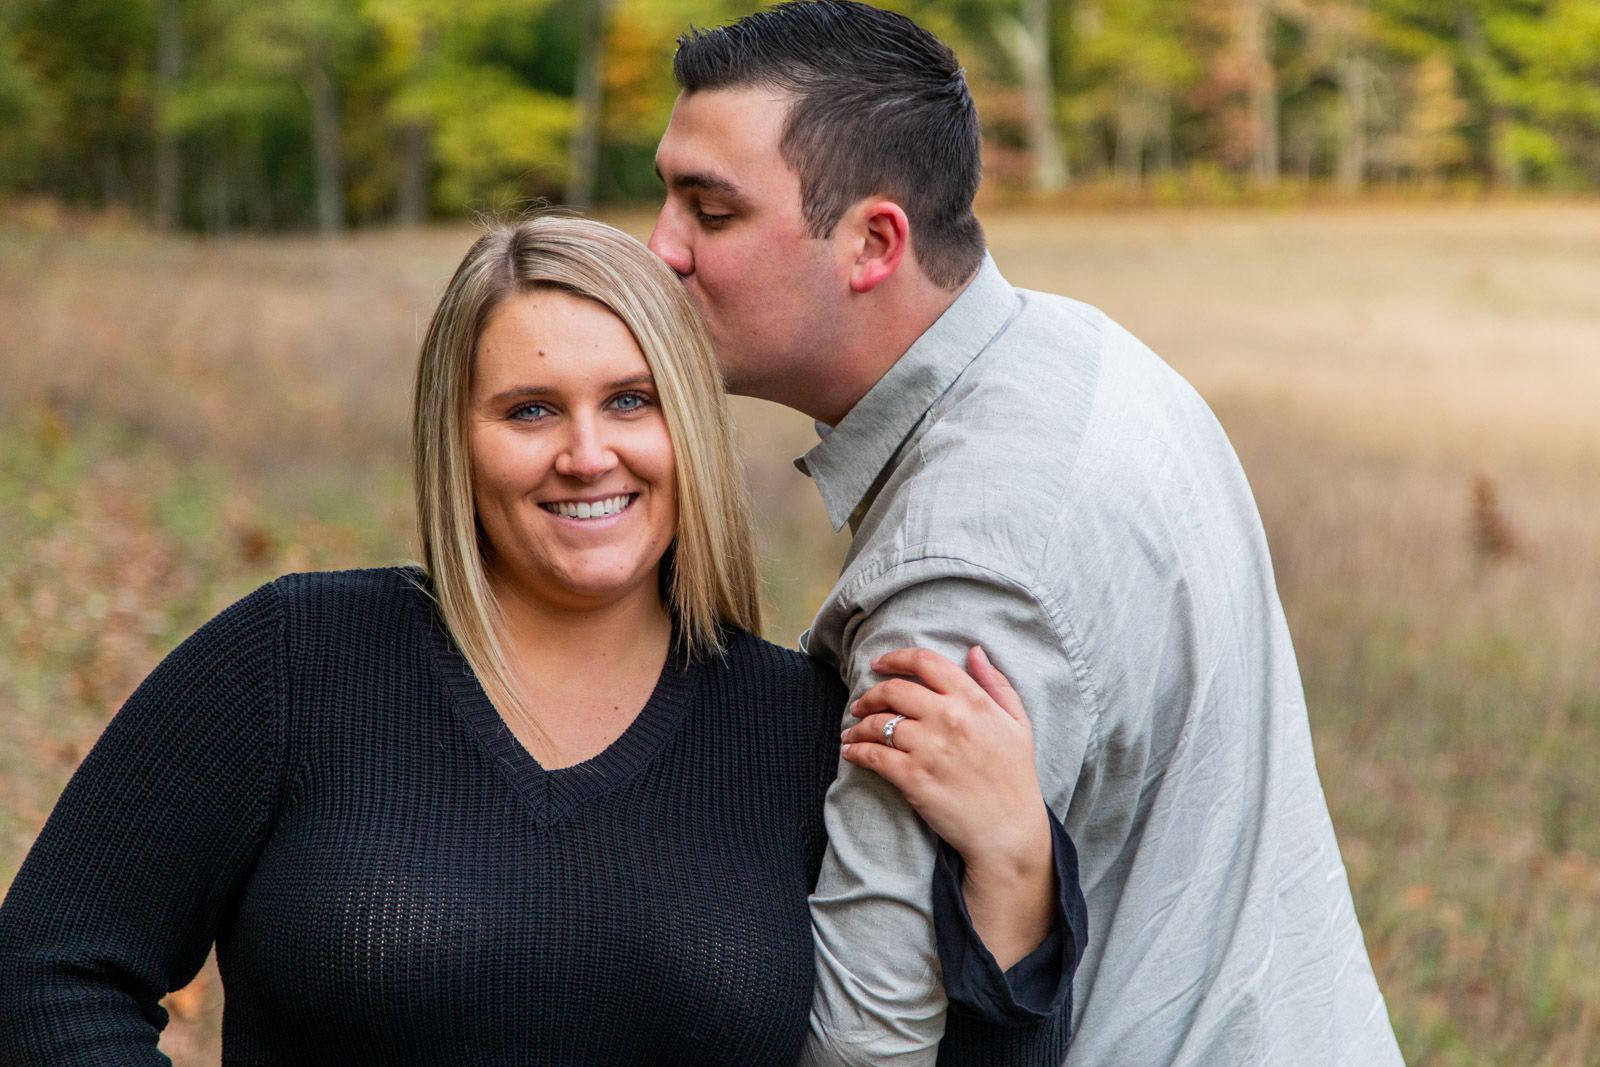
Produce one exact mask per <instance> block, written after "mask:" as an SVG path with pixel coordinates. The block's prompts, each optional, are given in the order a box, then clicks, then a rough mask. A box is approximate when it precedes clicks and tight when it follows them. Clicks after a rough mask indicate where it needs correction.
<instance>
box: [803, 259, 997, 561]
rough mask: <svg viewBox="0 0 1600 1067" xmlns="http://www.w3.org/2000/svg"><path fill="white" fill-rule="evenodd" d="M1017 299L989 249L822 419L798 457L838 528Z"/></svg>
mask: <svg viewBox="0 0 1600 1067" xmlns="http://www.w3.org/2000/svg"><path fill="white" fill-rule="evenodd" d="M1017 302H1018V301H1017V294H1016V290H1014V289H1012V288H1011V284H1010V283H1009V282H1007V281H1006V280H1005V278H1003V277H1001V275H1000V269H999V268H998V267H996V266H995V265H994V260H993V259H992V258H991V257H990V256H988V255H987V254H985V255H984V257H983V266H981V267H980V268H978V273H977V275H976V276H975V277H974V278H973V279H972V281H971V282H969V283H968V284H967V287H966V288H965V289H964V290H962V292H961V295H960V296H958V297H956V299H955V302H954V303H952V304H951V305H950V306H949V307H948V308H946V309H945V311H944V314H943V315H940V316H939V317H938V319H936V320H935V321H934V323H933V325H932V326H929V327H928V328H927V330H926V331H924V332H923V334H922V336H921V337H918V338H917V339H916V341H915V342H914V343H913V344H912V345H911V347H910V348H908V349H906V351H905V354H904V355H902V356H901V357H900V358H899V359H897V360H896V361H895V363H894V365H893V366H892V367H890V368H889V370H888V371H887V372H886V373H885V374H884V376H883V377H882V378H879V379H878V382H877V384H876V385H874V386H873V387H872V388H871V389H869V390H867V395H866V396H863V397H862V398H861V399H860V400H859V401H857V402H856V406H855V407H853V408H851V409H850V410H849V412H847V413H846V414H845V417H844V418H842V419H840V420H839V424H838V425H837V426H834V427H833V428H832V429H831V430H828V429H827V428H826V427H824V426H823V425H822V424H821V423H819V424H818V427H817V429H818V433H819V434H821V436H822V440H821V441H819V442H817V444H816V446H815V447H813V448H812V449H811V451H809V452H807V453H806V454H805V455H803V456H801V457H800V458H799V459H797V460H795V461H794V465H795V466H796V467H798V468H799V469H800V471H801V473H803V474H807V475H810V477H811V480H812V481H814V482H816V483H817V491H818V492H820V493H821V494H822V500H823V503H824V504H826V505H827V507H828V518H829V520H830V521H831V522H832V523H833V528H834V529H835V530H838V529H840V528H842V527H843V526H844V524H845V523H846V522H848V521H850V517H851V515H853V514H854V513H855V511H856V509H857V508H858V507H860V506H861V504H862V502H863V501H864V500H865V499H866V497H867V495H868V493H869V492H870V491H871V489H872V488H873V485H874V484H875V483H876V482H877V480H878V475H879V473H880V472H881V471H882V470H883V468H884V466H885V465H886V464H888V462H889V461H890V460H891V459H893V458H894V455H895V453H896V452H898V451H899V449H900V446H901V445H902V444H903V443H904V442H905V439H906V438H907V437H909V436H910V434H911V431H912V430H914V429H916V426H917V423H918V422H920V421H922V417H923V416H924V415H926V414H927V413H928V409H929V408H931V407H932V406H933V404H934V401H936V400H938V399H939V398H940V397H941V396H943V395H944V394H945V390H947V389H949V388H950V386H951V384H952V383H954V382H955V380H956V378H958V377H959V376H960V375H961V372H962V371H964V370H966V369H967V364H969V363H971V362H972V361H973V359H975V358H976V357H977V355H978V353H979V352H981V351H983V349H984V348H985V347H986V346H987V345H988V344H989V342H990V341H991V340H993V339H994V337H995V335H996V334H998V333H999V332H1000V330H1001V328H1002V327H1003V326H1005V324H1006V323H1007V322H1008V321H1010V319H1011V316H1012V314H1013V312H1015V310H1016V307H1017ZM824 431H826V432H824Z"/></svg>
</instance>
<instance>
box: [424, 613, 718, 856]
mask: <svg viewBox="0 0 1600 1067" xmlns="http://www.w3.org/2000/svg"><path fill="white" fill-rule="evenodd" d="M428 608H429V611H428V615H429V619H428V625H427V631H428V655H429V657H430V658H431V659H432V661H433V665H434V667H435V669H436V671H437V672H438V675H439V679H440V681H441V682H443V684H444V687H445V690H446V692H447V694H448V696H449V699H450V705H451V708H452V710H453V712H454V713H455V716H456V718H457V720H458V721H459V722H460V723H461V724H462V726H463V727H465V728H466V730H467V732H468V733H469V734H470V735H471V736H472V737H473V739H474V740H475V741H476V742H477V743H478V745H479V746H480V747H481V748H482V749H483V752H484V754H485V755H486V756H488V758H489V761H490V762H491V763H492V764H494V766H495V769H496V770H497V771H498V772H499V773H500V775H501V776H502V777H504V778H505V779H506V781H508V782H509V783H510V784H511V786H512V787H513V788H514V789H516V790H517V792H518V793H520V794H522V796H523V798H524V799H525V800H527V802H528V804H529V806H530V807H531V808H532V811H533V815H534V818H535V819H536V820H537V821H538V823H539V824H540V825H549V824H550V823H553V822H555V821H556V820H558V819H560V818H561V817H562V816H563V815H565V814H566V813H567V812H569V811H571V810H572V809H573V808H574V807H576V806H577V805H579V804H582V803H583V802H585V801H587V800H589V799H592V798H594V797H597V796H600V795H602V794H604V793H608V792H610V791H611V790H612V789H614V788H616V787H617V786H619V785H621V784H623V783H624V782H626V781H628V780H629V779H630V778H632V777H633V776H634V775H635V774H637V773H638V772H639V771H640V770H641V769H642V768H643V767H644V765H645V764H646V763H648V762H649V761H650V760H651V758H652V757H654V756H655V754H656V753H657V752H658V751H660V749H661V748H662V746H663V745H664V744H665V743H666V742H667V739H668V738H670V737H671V736H672V734H673V733H674V732H676V730H677V728H678V724H679V723H680V722H681V721H682V719H683V715H684V712H685V710H686V709H687V708H688V706H689V704H690V701H691V699H692V698H693V696H694V693H695V690H696V688H697V687H698V683H699V678H700V674H701V672H702V664H701V661H700V660H699V658H696V657H691V656H687V655H685V654H684V653H682V652H681V651H679V643H678V642H677V640H676V639H675V640H674V641H673V644H672V646H671V650H670V651H669V652H668V653H667V662H666V663H665V664H664V665H663V666H662V668H661V676H660V677H659V678H658V679H657V680H656V685H655V689H654V690H653V691H652V692H651V694H650V699H649V700H647V701H645V705H644V707H643V708H642V709H641V710H640V712H639V714H638V716H637V717H636V718H635V719H634V720H633V722H631V723H629V724H628V728H627V729H626V730H624V731H622V735H621V736H620V737H618V738H617V739H616V740H615V741H613V742H611V744H609V745H607V746H606V747H605V749H603V750H602V751H601V752H599V753H598V754H596V755H594V756H591V757H590V758H589V759H586V760H584V761H583V762H581V763H574V764H572V765H571V766H569V767H557V768H555V769H553V770H551V769H547V768H545V767H544V766H542V765H541V764H540V763H539V761H538V760H537V759H536V758H534V755H533V753H531V752H529V751H528V750H527V749H526V748H524V747H523V746H522V742H520V741H518V740H517V738H516V735H515V734H513V733H512V732H511V727H510V726H508V725H507V724H506V721H505V719H504V718H502V717H501V715H500V712H499V710H498V709H497V708H495V706H494V702H493V701H491V700H490V699H489V694H488V693H486V692H484V689H483V686H482V685H481V684H480V683H479V682H478V676H477V675H476V674H474V673H473V671H472V668H471V666H470V665H468V663H467V660H466V657H465V656H463V655H462V654H461V650H460V649H459V648H457V647H456V643H455V641H454V639H452V638H451V636H450V633H449V631H448V630H447V629H446V628H445V624H444V620H443V619H442V618H441V617H440V615H439V612H438V609H437V608H436V607H434V606H433V605H432V604H431V603H430V604H429V605H428ZM674 638H676V634H674Z"/></svg>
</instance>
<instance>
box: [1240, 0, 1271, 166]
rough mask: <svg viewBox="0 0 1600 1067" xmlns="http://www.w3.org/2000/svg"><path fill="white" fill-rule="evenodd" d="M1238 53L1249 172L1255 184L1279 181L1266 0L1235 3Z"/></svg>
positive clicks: (1269, 26)
mask: <svg viewBox="0 0 1600 1067" xmlns="http://www.w3.org/2000/svg"><path fill="white" fill-rule="evenodd" d="M1235 13H1236V17H1237V19H1238V34H1239V50H1240V58H1241V59H1242V60H1243V65H1244V70H1245V77H1246V79H1247V83H1248V88H1249V98H1250V124H1251V136H1252V140H1253V143H1254V152H1253V153H1252V160H1251V171H1252V173H1253V174H1254V175H1255V178H1256V181H1258V182H1260V183H1261V184H1262V185H1266V186H1272V185H1276V184H1277V182H1278V170H1279V165H1278V81H1277V76H1276V72H1275V71H1274V70H1273V66H1272V31H1273V15H1272V10H1271V8H1270V7H1269V6H1268V0H1238V6H1237V8H1236V9H1235Z"/></svg>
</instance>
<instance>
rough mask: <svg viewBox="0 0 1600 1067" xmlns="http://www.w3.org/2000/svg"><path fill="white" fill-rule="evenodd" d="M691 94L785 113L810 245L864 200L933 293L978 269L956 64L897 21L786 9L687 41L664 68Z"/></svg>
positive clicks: (822, 8) (852, 11)
mask: <svg viewBox="0 0 1600 1067" xmlns="http://www.w3.org/2000/svg"><path fill="white" fill-rule="evenodd" d="M672 73H673V75H674V77H676V78H677V80H678V87H679V88H680V89H681V90H683V91H684V92H686V93H694V92H699V91H701V90H709V89H738V88H746V87H752V86H771V87H774V88H777V89H780V90H782V91H784V92H787V93H790V94H792V95H793V96H794V103H793V104H792V105H791V107H790V110H789V116H788V119H787V120H786V121H785V123H784V130H783V140H782V142H781V144H780V145H779V151H780V152H781V153H782V154H783V158H784V161H785V162H786V163H788V164H789V166H790V167H791V168H793V169H794V171H795V173H796V174H798V175H799V176H800V206H801V210H802V211H803V212H804V214H805V219H806V225H807V228H808V229H809V231H810V234H811V236H813V237H826V236H828V235H829V234H831V233H832V232H833V230H834V227H835V226H837V225H838V222H839V219H840V218H841V217H842V216H843V215H844V213H845V211H846V210H848V209H849V208H850V207H851V205H853V204H855V203H857V202H859V201H860V200H862V199H864V198H866V197H869V196H887V197H889V198H891V199H893V200H894V201H895V202H896V203H898V204H899V205H900V206H901V207H902V208H903V209H904V210H905V213H906V217H907V219H909V220H910V223H911V234H912V248H913V250H914V252H915V255H916V258H917V262H918V263H919V264H920V265H921V267H922V270H923V273H925V274H926V275H927V276H928V278H929V279H930V280H931V281H933V283H934V284H935V285H939V286H942V287H944V288H946V289H953V288H955V287H956V286H958V285H960V284H961V283H962V282H965V281H966V280H967V279H968V278H970V277H971V276H972V274H973V272H974V271H976V270H977V269H978V267H979V265H980V264H981V263H982V262H983V251H984V240H983V227H982V226H981V225H979V223H978V219H977V217H976V216H975V215H974V214H973V213H972V198H973V197H974V196H975V195H977V192H978V180H979V178H980V177H981V176H982V173H983V163H982V160H981V157H980V155H979V151H980V141H979V136H978V111H977V108H975V107H974V106H973V103H972V94H971V93H970V92H968V91H967V80H966V77H965V75H964V72H963V71H962V69H961V65H960V64H959V63H958V62H957V61H956V55H955V53H954V52H952V51H951V50H950V48H949V46H948V45H946V44H945V43H944V42H943V41H940V40H939V39H938V38H937V37H935V36H934V35H933V34H931V33H929V32H928V31H927V30H925V29H923V28H922V27H921V26H918V25H917V24H916V23H915V22H912V21H911V20H910V19H908V18H906V17H905V16H904V15H898V14H895V13H894V12H892V11H883V10H880V9H879V8H875V7H871V6H869V5H867V4H860V3H854V2H852V0H792V2H790V3H784V4H779V5H778V6H776V7H772V8H768V9H767V10H765V11H760V12H757V13H756V14H754V15H747V16H746V17H744V18H742V19H740V20H739V21H737V22H734V23H732V24H731V25H728V26H722V27H719V28H717V29H713V30H696V29H691V30H690V31H689V32H688V33H685V34H684V35H683V36H681V37H679V38H678V54H677V56H676V58H674V59H673V62H672Z"/></svg>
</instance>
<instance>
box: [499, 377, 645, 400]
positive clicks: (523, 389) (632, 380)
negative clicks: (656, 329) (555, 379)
mask: <svg viewBox="0 0 1600 1067" xmlns="http://www.w3.org/2000/svg"><path fill="white" fill-rule="evenodd" d="M655 384H656V380H655V377H654V376H653V375H651V374H650V373H649V372H648V371H646V372H645V373H643V374H632V375H629V376H628V377H626V378H618V379H617V380H616V381H614V382H607V383H606V384H605V385H603V386H601V388H602V389H603V390H604V391H606V392H608V393H609V392H612V391H613V390H617V389H627V388H630V387H633V386H639V385H648V386H651V387H652V388H653V387H654V386H655ZM560 391H561V390H559V389H557V388H556V387H555V386H552V385H532V384H529V385H513V386H512V387H511V388H509V389H502V390H500V391H499V392H498V393H496V394H494V396H491V397H490V398H489V403H491V404H498V403H499V402H500V401H502V400H515V399H517V398H519V397H529V396H549V395H551V394H552V393H559V392H560Z"/></svg>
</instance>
